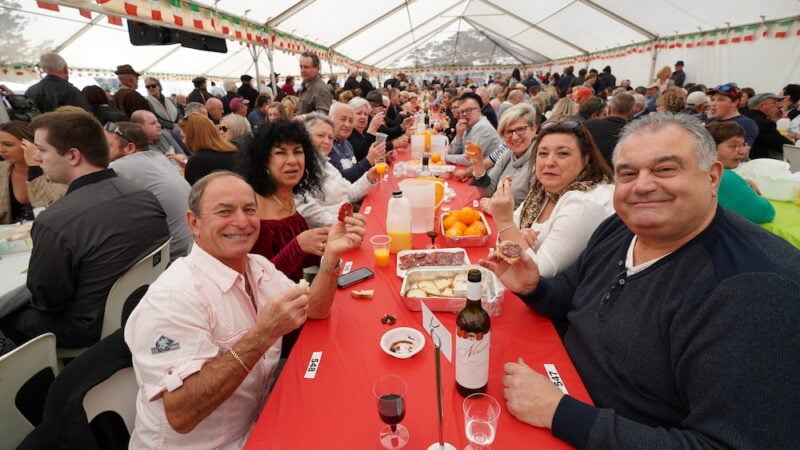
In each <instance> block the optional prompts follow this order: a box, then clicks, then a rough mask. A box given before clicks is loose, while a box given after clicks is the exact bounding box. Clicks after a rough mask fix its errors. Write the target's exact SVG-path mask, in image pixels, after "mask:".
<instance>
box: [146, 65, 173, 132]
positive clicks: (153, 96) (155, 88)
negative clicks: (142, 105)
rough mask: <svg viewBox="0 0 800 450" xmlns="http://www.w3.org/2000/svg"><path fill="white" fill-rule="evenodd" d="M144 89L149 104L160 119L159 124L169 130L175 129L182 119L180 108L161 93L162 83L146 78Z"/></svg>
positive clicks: (155, 79)
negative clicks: (145, 89)
mask: <svg viewBox="0 0 800 450" xmlns="http://www.w3.org/2000/svg"><path fill="white" fill-rule="evenodd" d="M144 87H146V88H147V102H148V103H150V109H151V110H152V111H153V114H155V115H156V117H157V118H158V122H159V123H160V124H161V126H162V127H163V128H166V129H167V130H171V129H173V128H174V127H175V123H176V122H178V120H179V119H180V118H181V116H180V111H178V106H177V105H175V103H173V101H172V99H170V98H169V97H165V96H164V93H163V92H162V91H161V82H160V81H158V79H157V78H153V77H147V78H145V80H144Z"/></svg>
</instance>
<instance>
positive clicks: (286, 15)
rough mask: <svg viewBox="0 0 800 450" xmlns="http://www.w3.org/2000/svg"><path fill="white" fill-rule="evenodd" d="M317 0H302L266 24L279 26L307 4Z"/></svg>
mask: <svg viewBox="0 0 800 450" xmlns="http://www.w3.org/2000/svg"><path fill="white" fill-rule="evenodd" d="M315 1H316V0H300V1H299V2H297V3H295V4H294V5H292V6H290V7H289V8H288V9H286V10H284V11H283V12H281V13H280V14H278V15H277V16H275V17H273V18H272V19H269V20H267V23H266V24H265V25H266V26H267V28H274V27H277V26H278V25H279V24H280V23H281V22H283V21H285V20H286V19H288V18H290V17H292V16H293V15H295V14H297V13H298V12H300V11H302V10H303V9H305V8H306V6H308V5H310V4H312V3H314V2H315Z"/></svg>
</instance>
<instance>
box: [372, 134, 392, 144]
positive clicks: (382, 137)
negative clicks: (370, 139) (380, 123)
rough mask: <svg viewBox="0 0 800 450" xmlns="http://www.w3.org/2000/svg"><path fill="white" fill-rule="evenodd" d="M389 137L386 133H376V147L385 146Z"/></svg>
mask: <svg viewBox="0 0 800 450" xmlns="http://www.w3.org/2000/svg"><path fill="white" fill-rule="evenodd" d="M387 137H389V136H388V135H387V134H386V133H375V145H378V144H383V143H384V142H386V138H387Z"/></svg>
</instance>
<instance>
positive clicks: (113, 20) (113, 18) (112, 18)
mask: <svg viewBox="0 0 800 450" xmlns="http://www.w3.org/2000/svg"><path fill="white" fill-rule="evenodd" d="M106 17H107V18H108V23H110V24H111V25H116V26H118V27H121V26H122V19H120V18H119V17H117V16H106Z"/></svg>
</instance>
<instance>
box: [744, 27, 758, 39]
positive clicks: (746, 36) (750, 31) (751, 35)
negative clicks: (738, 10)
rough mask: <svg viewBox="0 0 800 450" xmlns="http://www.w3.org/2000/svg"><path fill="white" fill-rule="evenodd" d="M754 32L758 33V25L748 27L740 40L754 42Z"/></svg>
mask: <svg viewBox="0 0 800 450" xmlns="http://www.w3.org/2000/svg"><path fill="white" fill-rule="evenodd" d="M756 32H758V25H748V26H747V28H746V29H745V31H744V36H743V38H742V40H743V41H744V42H753V41H754V40H756Z"/></svg>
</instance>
